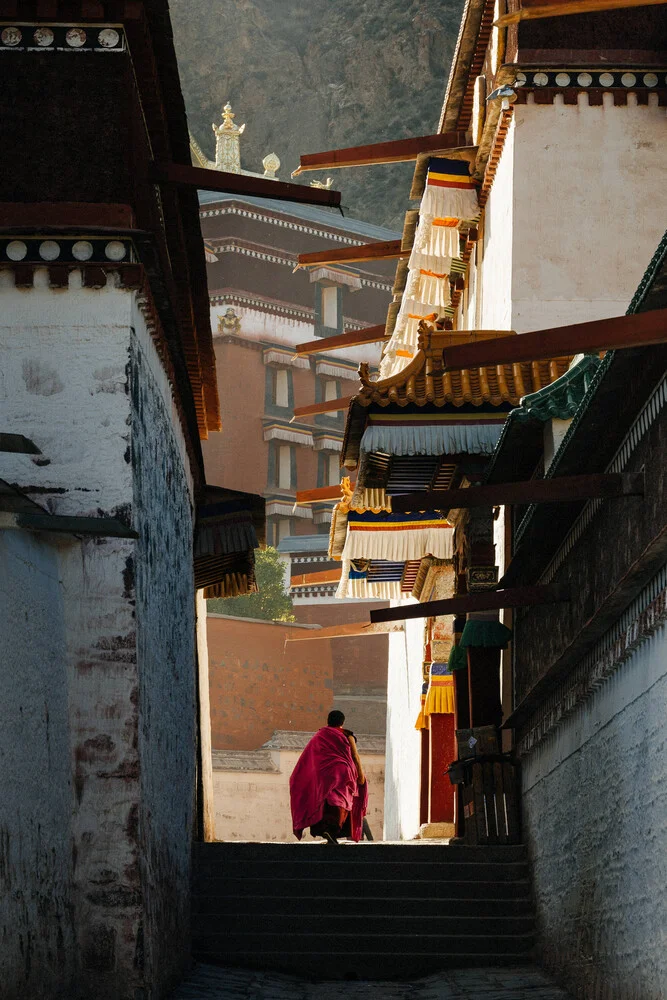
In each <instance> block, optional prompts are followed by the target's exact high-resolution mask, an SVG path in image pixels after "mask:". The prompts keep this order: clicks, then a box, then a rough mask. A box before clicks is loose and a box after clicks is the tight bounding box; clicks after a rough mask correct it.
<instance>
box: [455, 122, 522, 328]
mask: <svg viewBox="0 0 667 1000" xmlns="http://www.w3.org/2000/svg"><path fill="white" fill-rule="evenodd" d="M514 144H515V139H514V123H512V125H511V126H510V129H509V132H508V133H507V137H506V139H505V145H504V147H503V153H502V156H501V158H500V163H499V164H498V169H497V171H496V176H495V179H494V182H493V187H492V188H491V194H490V196H489V200H488V203H487V206H486V210H485V213H484V222H483V224H482V225H483V243H482V247H481V250H482V253H481V262H480V264H479V268H478V276H477V277H478V280H477V281H476V282H475V285H476V288H477V296H476V298H477V301H475V302H473V301H471V303H470V306H469V309H468V315H467V316H466V326H467V328H468V329H475V328H476V327H478V326H479V328H480V329H484V330H511V329H512V301H511V298H510V289H511V287H512V274H513V263H514V260H513V248H512V242H513V234H514V210H513V197H512V193H513V185H514ZM478 254H479V248H478Z"/></svg>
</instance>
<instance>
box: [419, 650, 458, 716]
mask: <svg viewBox="0 0 667 1000" xmlns="http://www.w3.org/2000/svg"><path fill="white" fill-rule="evenodd" d="M454 710H455V698H454V675H453V673H452V671H451V669H450V667H449V664H448V663H438V662H434V663H432V664H431V672H430V679H429V685H428V691H427V693H426V703H425V705H424V715H425V716H429V715H453V714H454Z"/></svg>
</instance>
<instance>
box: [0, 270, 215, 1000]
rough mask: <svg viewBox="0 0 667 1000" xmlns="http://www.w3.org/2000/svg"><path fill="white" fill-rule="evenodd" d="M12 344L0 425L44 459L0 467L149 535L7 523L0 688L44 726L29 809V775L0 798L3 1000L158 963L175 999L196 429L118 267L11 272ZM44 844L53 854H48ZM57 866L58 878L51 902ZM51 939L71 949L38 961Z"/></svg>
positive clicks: (102, 981) (190, 684) (187, 800)
mask: <svg viewBox="0 0 667 1000" xmlns="http://www.w3.org/2000/svg"><path fill="white" fill-rule="evenodd" d="M0 354H1V356H2V372H3V376H4V377H3V379H2V384H3V389H2V392H3V396H2V398H1V399H0V404H1V413H2V429H3V430H4V431H6V432H10V433H18V434H24V435H26V436H27V437H29V438H31V439H32V440H33V441H34V442H35V443H36V444H37V446H38V447H39V448H40V449H41V452H42V454H41V455H37V456H26V455H10V454H2V455H0V477H1V478H3V479H6V480H8V481H9V482H12V483H16V484H17V485H18V486H20V487H21V488H22V489H24V490H25V491H26V492H27V493H28V494H29V495H30V496H32V497H33V498H34V499H36V500H38V501H39V502H40V503H41V504H43V505H44V506H45V507H46V508H47V509H48V510H50V511H51V512H52V513H56V514H72V515H89V516H111V517H117V518H120V519H121V520H123V521H124V522H125V523H128V524H130V523H131V524H132V525H133V526H134V527H136V529H137V530H138V531H139V535H140V537H139V539H138V540H137V541H136V542H134V541H132V540H125V539H88V540H84V541H81V540H79V539H76V538H74V537H73V536H60V538H59V540H58V541H57V543H54V541H53V539H52V537H51V536H43V535H40V536H37V537H35V538H33V537H32V536H29V535H27V534H25V533H22V532H11V533H10V532H3V533H0V580H5V579H6V578H8V579H11V580H13V581H14V580H15V581H16V587H15V588H14V589H11V588H7V587H6V586H5V587H4V589H3V590H2V591H0V616H4V618H5V619H6V620H9V621H10V622H11V633H9V632H5V633H4V634H3V656H2V657H0V675H1V676H2V688H3V690H5V689H9V688H11V687H13V688H14V689H15V690H16V704H15V705H14V704H13V700H12V704H13V707H14V710H15V711H16V712H17V713H18V719H20V718H21V717H22V716H24V717H25V718H26V719H30V720H31V721H30V724H29V725H24V726H21V725H18V724H17V725H16V727H15V731H12V732H11V738H12V754H13V757H12V762H13V766H12V767H5V766H3V768H2V770H1V771H0V799H2V801H4V802H8V801H10V802H14V803H16V801H17V790H18V789H17V781H19V780H21V778H22V777H25V778H26V780H25V782H24V788H23V795H22V799H21V803H20V805H21V808H20V809H18V810H16V811H14V812H13V813H8V812H6V811H4V810H3V816H4V817H5V824H6V826H5V831H4V834H5V837H6V838H7V839H8V842H9V843H11V844H13V845H17V846H16V848H13V849H12V854H11V855H10V857H9V867H8V873H9V874H8V878H11V879H14V880H15V884H16V885H17V886H18V887H19V888H20V893H17V894H15V895H13V896H10V897H7V896H6V895H5V897H4V899H3V900H2V902H1V903H0V907H2V906H3V905H4V911H0V912H2V919H3V921H5V923H6V925H9V926H10V927H11V926H12V925H15V926H19V925H20V926H22V927H23V929H24V934H23V936H22V937H21V938H20V939H19V945H18V947H19V950H18V952H10V953H9V957H8V958H7V962H8V963H9V964H10V969H9V974H8V975H6V976H3V977H2V982H3V1000H14V998H15V997H16V998H18V997H24V996H26V995H29V996H35V997H39V996H51V995H54V993H53V992H52V983H51V982H49V981H47V980H49V977H50V978H51V980H55V981H56V982H57V985H58V988H59V989H61V990H63V991H64V994H65V995H72V996H74V995H78V993H79V992H83V994H85V995H91V996H92V995H95V996H96V997H97V998H99V1000H106V998H111V997H113V998H116V997H117V996H119V995H128V996H131V995H136V994H135V991H138V990H139V991H143V990H144V987H145V977H147V976H151V977H152V978H153V980H154V984H155V985H154V989H155V991H156V992H155V995H161V994H160V991H164V989H166V988H168V987H169V986H170V985H171V984H172V983H173V982H174V979H175V978H176V977H177V975H178V974H180V971H181V970H182V969H183V968H184V966H185V963H186V962H187V960H188V947H187V941H188V938H187V934H188V906H189V901H188V893H189V865H190V845H191V840H192V835H193V829H194V790H195V781H194V773H195V771H194V768H195V756H194V754H195V723H196V706H195V693H196V678H195V670H196V655H195V622H194V589H193V580H192V502H191V501H192V497H191V491H192V478H191V475H190V470H189V464H188V460H187V458H186V456H185V446H184V439H183V434H182V432H181V429H180V427H179V426H178V422H177V418H176V416H175V410H174V404H173V399H172V396H171V389H170V386H169V384H168V382H167V379H166V377H165V375H164V372H163V371H162V368H161V365H160V362H159V359H158V356H157V352H156V349H155V346H154V344H153V341H152V339H151V336H150V334H149V333H148V330H147V328H146V324H145V322H144V319H143V315H142V313H141V310H140V309H139V308H138V302H137V295H136V293H135V292H132V291H129V290H126V289H122V288H119V287H117V286H116V284H115V282H114V281H113V280H109V282H108V283H107V286H106V287H105V288H102V289H99V290H96V289H88V288H83V287H82V285H81V276H80V274H79V273H78V272H74V273H73V274H72V275H71V277H70V286H69V289H63V290H54V289H51V288H49V287H48V282H47V275H46V271H45V270H44V271H37V273H36V276H35V287H34V288H32V289H16V288H15V287H14V285H13V282H12V276H11V274H9V273H8V272H3V273H2V275H0ZM47 584H48V585H47ZM19 585H20V586H25V587H26V588H27V589H26V591H25V592H24V593H18V592H17V589H16V588H18V587H19ZM33 605H34V609H35V610H34V613H32V614H30V613H28V614H27V615H26V614H24V612H23V607H24V606H25V607H26V608H27V609H28V612H29V609H30V608H31V607H33ZM6 634H11V643H12V648H13V650H14V653H15V655H14V658H13V659H10V658H9V657H7V656H6V655H4V652H5V650H4V639H5V635H6ZM17 676H19V677H20V678H21V682H20V684H19V685H18V687H17V685H16V677H17ZM40 720H41V721H40ZM12 721H13V720H12ZM47 736H48V739H47V742H46V749H45V748H44V740H45V738H46V737H47ZM0 739H2V737H0ZM45 755H46V757H45ZM38 766H39V767H40V773H39V775H38V774H37V771H36V769H37V767H38ZM30 774H32V775H33V777H32V778H30V777H29V776H30ZM37 779H38V780H37ZM46 786H48V792H46V793H45V787H46ZM0 842H1V841H0ZM16 850H18V851H19V852H20V856H19V857H18V858H17V855H16ZM45 852H50V853H49V854H48V858H49V860H48V862H46V861H43V863H41V864H40V863H36V862H38V861H39V859H40V857H42V855H45ZM49 865H57V866H58V869H59V872H58V876H57V877H56V878H55V880H54V886H55V894H54V898H53V900H52V901H51V902H50V904H49V906H48V907H45V906H44V903H43V899H44V891H45V890H44V886H45V885H46V884H47V883H48V882H49V879H50V875H49V871H48V866H49ZM0 870H1V866H0ZM65 903H66V904H67V905H65ZM58 908H59V913H60V921H59V924H58V925H57V926H56V927H55V930H54V926H53V925H52V919H53V918H54V915H55V911H56V909H58ZM54 933H55V934H56V935H57V947H56V949H55V951H53V952H52V954H53V956H55V957H53V958H52V959H51V960H49V961H44V962H41V961H39V960H38V957H37V953H38V950H39V949H42V950H45V949H46V948H47V947H48V946H49V943H50V941H51V939H52V936H53V934H54ZM7 954H8V953H7V952H6V951H5V952H4V953H3V956H2V958H0V962H1V961H5V955H7ZM3 971H4V970H3ZM77 991H78V992H77ZM142 995H143V994H142ZM151 995H153V994H152V993H151V991H150V990H146V993H145V997H146V998H148V997H150V996H151Z"/></svg>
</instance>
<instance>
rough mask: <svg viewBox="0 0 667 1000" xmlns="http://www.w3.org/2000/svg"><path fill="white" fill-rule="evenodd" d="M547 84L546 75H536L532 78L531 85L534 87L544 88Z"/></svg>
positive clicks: (547, 78)
mask: <svg viewBox="0 0 667 1000" xmlns="http://www.w3.org/2000/svg"><path fill="white" fill-rule="evenodd" d="M548 82H549V77H548V76H547V74H546V73H536V74H535V76H534V77H533V83H534V84H535V86H536V87H546V85H547V84H548Z"/></svg>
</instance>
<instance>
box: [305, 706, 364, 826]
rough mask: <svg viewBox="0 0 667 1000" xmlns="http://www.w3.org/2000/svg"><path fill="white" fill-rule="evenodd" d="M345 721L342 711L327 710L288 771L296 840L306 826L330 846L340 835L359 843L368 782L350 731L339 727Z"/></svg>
mask: <svg viewBox="0 0 667 1000" xmlns="http://www.w3.org/2000/svg"><path fill="white" fill-rule="evenodd" d="M344 722H345V716H344V715H343V713H342V712H338V711H333V712H329V717H328V719H327V724H326V726H323V727H322V729H319V730H318V731H317V732H316V733H315V735H314V736H313V737H312V739H311V740H309V742H308V743H307V744H306V746H305V748H304V750H303V753H302V754H301V756H300V757H299V759H298V761H297V764H296V767H295V768H294V771H293V772H292V777H291V778H290V783H289V786H290V800H291V805H292V826H293V828H294V833H295V836H296V837H297V839H298V840H301V837H302V835H303V831H304V830H305V829H306V828H307V827H310V832H311V834H312V836H313V837H324V839H325V840H327V841H328V842H329V843H330V844H335V843H337V842H338V838H339V837H350V838H351V839H352V840H357V841H358V840H361V836H362V832H363V822H364V816H365V815H366V808H367V805H368V783H367V781H366V775H365V774H364V769H363V767H362V764H361V760H360V759H359V754H358V752H357V744H356V740H355V738H354V733H351V732H350V731H349V730H348V729H343V723H344Z"/></svg>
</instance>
